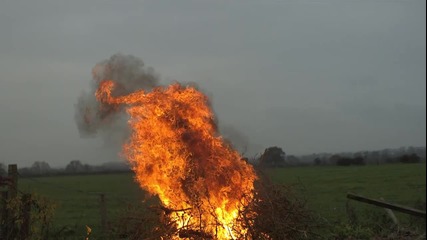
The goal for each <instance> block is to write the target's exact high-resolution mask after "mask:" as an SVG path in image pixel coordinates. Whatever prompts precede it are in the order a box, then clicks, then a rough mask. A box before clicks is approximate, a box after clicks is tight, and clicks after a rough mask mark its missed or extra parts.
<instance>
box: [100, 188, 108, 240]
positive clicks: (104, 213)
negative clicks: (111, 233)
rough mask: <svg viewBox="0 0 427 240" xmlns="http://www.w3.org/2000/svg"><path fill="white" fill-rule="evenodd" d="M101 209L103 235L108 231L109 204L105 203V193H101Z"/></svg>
mask: <svg viewBox="0 0 427 240" xmlns="http://www.w3.org/2000/svg"><path fill="white" fill-rule="evenodd" d="M99 197H100V198H99V210H100V215H101V231H102V235H103V236H105V234H106V231H107V205H106V203H105V194H104V193H101V194H99Z"/></svg>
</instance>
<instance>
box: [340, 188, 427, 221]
mask: <svg viewBox="0 0 427 240" xmlns="http://www.w3.org/2000/svg"><path fill="white" fill-rule="evenodd" d="M347 198H348V199H352V200H355V201H359V202H363V203H367V204H371V205H375V206H378V207H383V208H386V209H391V210H395V211H398V212H402V213H406V214H410V215H413V216H417V217H421V218H426V212H425V211H422V210H418V209H415V208H411V207H406V206H402V205H398V204H392V203H387V202H385V201H382V200H376V199H372V198H367V197H363V196H360V195H357V194H354V193H348V194H347Z"/></svg>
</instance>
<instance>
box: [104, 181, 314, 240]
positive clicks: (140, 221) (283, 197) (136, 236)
mask: <svg viewBox="0 0 427 240" xmlns="http://www.w3.org/2000/svg"><path fill="white" fill-rule="evenodd" d="M194 211H195V210H194V209H169V208H166V207H163V206H159V205H156V206H151V207H149V208H144V209H142V208H140V209H139V210H138V211H136V210H135V208H131V209H128V211H125V212H123V215H122V216H121V217H120V218H119V219H118V224H116V225H115V226H116V227H115V228H113V229H112V230H113V231H112V232H111V234H112V235H114V238H119V239H120V238H121V239H132V240H140V239H176V238H177V237H176V236H178V239H179V238H181V239H194V240H199V239H219V238H218V236H215V235H212V234H209V233H206V232H204V231H203V229H202V228H200V229H197V228H195V226H188V227H187V226H182V227H180V228H177V223H176V222H174V221H172V220H171V218H170V214H174V213H179V212H187V214H191V212H194ZM237 221H238V222H239V226H244V227H245V228H246V229H247V232H246V233H242V234H241V235H236V236H234V239H312V237H313V235H312V233H311V232H310V231H309V229H311V227H312V223H313V222H314V221H313V218H312V217H311V215H310V213H309V212H308V211H307V209H306V208H305V202H304V201H301V200H299V199H297V198H296V197H295V194H294V193H293V192H292V190H291V189H290V188H289V187H285V186H282V185H276V184H273V183H271V182H270V181H269V180H267V178H265V177H264V178H261V180H258V181H256V184H255V195H254V196H253V199H252V201H251V202H250V204H248V205H247V207H245V208H244V209H243V210H242V211H240V212H239V215H238V217H237ZM218 227H220V225H219V223H218Z"/></svg>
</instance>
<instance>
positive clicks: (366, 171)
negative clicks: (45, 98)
mask: <svg viewBox="0 0 427 240" xmlns="http://www.w3.org/2000/svg"><path fill="white" fill-rule="evenodd" d="M267 174H268V175H269V176H270V177H271V179H272V180H273V181H274V182H276V183H282V184H286V185H293V186H294V188H295V189H296V191H297V193H299V194H301V197H302V198H303V199H305V200H307V205H308V207H309V209H310V210H312V211H313V212H314V213H315V214H317V215H320V216H322V217H323V218H326V219H328V220H329V221H331V222H334V221H343V220H344V219H345V218H346V217H347V213H346V204H347V203H348V200H347V199H346V193H347V192H354V193H357V194H361V195H364V196H367V197H371V198H380V197H382V198H384V199H385V200H386V201H389V202H392V203H398V204H402V205H408V206H414V204H416V202H418V201H421V202H424V203H425V201H426V183H425V182H426V165H425V164H390V165H379V166H360V167H359V166H358V167H335V166H327V167H298V168H284V169H272V170H268V171H267ZM19 190H20V191H22V192H29V193H36V194H38V195H41V196H45V197H47V198H49V199H51V200H52V201H54V202H55V204H56V205H57V208H56V211H55V218H54V228H55V229H60V228H61V227H63V226H68V227H69V228H71V229H75V231H77V232H79V231H81V234H82V235H84V234H85V228H84V226H85V225H89V226H91V227H92V229H93V234H94V235H95V234H96V233H97V231H99V223H100V210H99V199H100V197H99V196H100V195H99V194H100V193H103V194H105V196H106V205H107V210H108V218H110V219H114V216H116V215H117V214H118V213H119V212H120V211H122V210H123V209H125V208H126V207H127V206H128V205H129V204H138V203H141V204H143V203H142V202H143V201H144V199H145V198H144V196H145V194H144V192H143V191H142V190H141V189H140V188H139V186H138V185H137V184H136V183H135V182H134V180H133V175H132V174H130V173H123V174H104V175H87V176H57V177H40V178H21V179H19ZM350 204H351V206H354V207H356V208H360V209H362V210H360V211H383V210H382V209H379V208H376V207H373V206H366V204H363V203H357V202H351V203H350ZM398 217H399V218H400V217H401V215H400V214H399V215H398ZM403 217H405V216H403Z"/></svg>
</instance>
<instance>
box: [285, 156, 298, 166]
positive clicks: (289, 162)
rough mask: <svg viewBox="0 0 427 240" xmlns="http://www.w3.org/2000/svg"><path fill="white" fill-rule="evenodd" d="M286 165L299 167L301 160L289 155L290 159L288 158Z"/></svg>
mask: <svg viewBox="0 0 427 240" xmlns="http://www.w3.org/2000/svg"><path fill="white" fill-rule="evenodd" d="M285 163H286V165H289V166H298V165H300V164H301V160H300V159H299V158H298V157H296V156H294V155H289V156H288V157H286V159H285Z"/></svg>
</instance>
